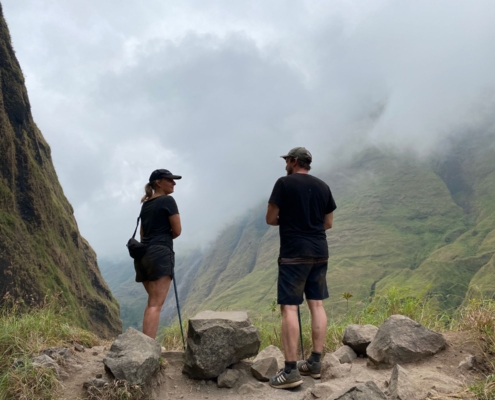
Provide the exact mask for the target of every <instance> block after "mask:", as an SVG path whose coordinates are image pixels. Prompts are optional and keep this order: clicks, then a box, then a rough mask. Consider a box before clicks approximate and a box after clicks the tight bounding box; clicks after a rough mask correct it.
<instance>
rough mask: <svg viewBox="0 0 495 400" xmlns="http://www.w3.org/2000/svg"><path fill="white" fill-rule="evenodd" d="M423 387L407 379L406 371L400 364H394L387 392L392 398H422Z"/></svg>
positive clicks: (415, 399)
mask: <svg viewBox="0 0 495 400" xmlns="http://www.w3.org/2000/svg"><path fill="white" fill-rule="evenodd" d="M422 392H423V389H421V388H419V387H417V385H416V384H415V383H414V382H413V381H412V380H411V379H409V375H408V373H407V371H406V370H405V369H404V368H402V367H401V366H400V365H398V364H397V365H395V366H394V369H393V370H392V377H391V378H390V385H389V393H390V397H391V399H392V400H420V399H424V398H425V396H424V393H422Z"/></svg>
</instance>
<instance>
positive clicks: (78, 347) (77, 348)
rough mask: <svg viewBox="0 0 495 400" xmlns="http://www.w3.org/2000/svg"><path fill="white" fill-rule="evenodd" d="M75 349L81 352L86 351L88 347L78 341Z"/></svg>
mask: <svg viewBox="0 0 495 400" xmlns="http://www.w3.org/2000/svg"><path fill="white" fill-rule="evenodd" d="M74 350H75V351H78V352H79V353H84V352H85V351H86V349H85V348H84V346H83V345H81V344H79V343H76V344H75V345H74Z"/></svg>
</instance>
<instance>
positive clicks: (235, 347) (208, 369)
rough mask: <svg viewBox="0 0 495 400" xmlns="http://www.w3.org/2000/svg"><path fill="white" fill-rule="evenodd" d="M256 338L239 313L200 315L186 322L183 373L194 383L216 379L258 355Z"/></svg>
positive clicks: (241, 313)
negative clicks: (229, 369)
mask: <svg viewBox="0 0 495 400" xmlns="http://www.w3.org/2000/svg"><path fill="white" fill-rule="evenodd" d="M259 347H260V337H259V333H258V331H257V329H256V328H255V327H254V326H253V324H251V322H250V321H249V319H248V316H247V314H246V313H245V312H243V311H232V312H215V311H203V312H200V313H199V314H197V315H196V316H195V317H193V318H191V319H190V320H189V325H188V331H187V350H186V357H185V365H184V372H185V373H187V374H188V375H189V376H190V377H191V378H194V379H210V378H216V377H218V376H219V375H220V374H221V373H222V372H223V371H225V369H226V368H227V367H228V366H230V365H232V364H234V363H236V362H238V361H240V360H242V359H244V358H248V357H253V356H255V355H256V354H257V353H258V349H259Z"/></svg>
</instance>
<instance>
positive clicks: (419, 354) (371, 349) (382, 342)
mask: <svg viewBox="0 0 495 400" xmlns="http://www.w3.org/2000/svg"><path fill="white" fill-rule="evenodd" d="M446 345H447V342H446V341H445V338H444V337H443V336H442V335H441V334H440V333H437V332H434V331H432V330H430V329H428V328H425V327H424V326H423V325H421V324H419V323H418V322H416V321H413V320H412V319H410V318H408V317H405V316H403V315H392V316H391V317H390V318H388V319H387V320H386V321H385V322H384V323H383V324H382V325H381V326H380V329H379V330H378V332H377V334H376V336H375V338H374V339H373V341H372V342H371V343H370V345H369V346H368V348H367V349H366V352H367V354H368V357H369V359H370V361H371V362H372V363H373V364H374V365H375V366H377V367H393V366H394V365H395V364H405V363H410V362H414V361H419V360H422V359H424V358H427V357H430V356H432V355H434V354H436V353H438V352H439V351H440V350H443V349H444V348H445V346H446Z"/></svg>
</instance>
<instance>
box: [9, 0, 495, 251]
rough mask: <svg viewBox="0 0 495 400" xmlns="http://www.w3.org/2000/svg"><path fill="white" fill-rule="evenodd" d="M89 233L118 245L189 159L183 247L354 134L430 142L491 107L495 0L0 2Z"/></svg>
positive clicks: (346, 145)
mask: <svg viewBox="0 0 495 400" xmlns="http://www.w3.org/2000/svg"><path fill="white" fill-rule="evenodd" d="M0 1H1V3H2V5H3V9H4V15H5V18H6V20H7V23H8V25H9V28H10V32H11V36H12V41H13V45H14V49H15V50H16V54H17V57H18V59H19V61H20V63H21V67H22V69H23V71H24V75H25V77H26V85H27V89H28V93H29V97H30V100H31V105H32V111H33V115H34V118H35V121H36V123H37V124H38V126H39V128H40V129H41V131H42V133H43V135H44V136H45V138H46V140H47V141H48V143H49V144H50V146H51V148H52V155H53V160H54V163H55V168H56V170H57V173H58V176H59V179H60V181H61V184H62V186H63V188H64V190H65V194H66V195H67V197H68V198H69V201H70V202H71V203H72V205H73V206H74V209H75V214H76V218H77V220H78V223H79V228H80V230H81V232H82V234H83V235H84V236H85V237H86V238H87V239H88V240H89V242H90V243H91V245H92V246H93V247H94V249H95V250H96V251H97V253H98V255H99V256H100V257H114V258H120V257H122V256H123V257H127V253H126V249H125V246H124V245H125V243H126V242H127V239H128V238H129V236H130V235H131V233H132V231H133V229H134V223H135V218H136V217H137V215H138V213H139V209H140V204H139V200H140V198H141V196H142V194H143V187H144V184H145V183H146V181H147V179H148V177H149V174H150V173H151V172H152V170H154V169H156V168H167V169H170V170H171V171H172V172H173V173H175V174H181V175H183V177H184V179H182V180H181V181H178V184H177V186H176V192H175V194H174V197H175V199H176V200H177V203H178V206H179V210H180V212H181V217H182V221H183V235H182V236H181V237H180V238H178V239H177V240H176V246H177V248H178V249H181V248H185V247H188V246H193V245H196V244H205V243H207V242H208V241H210V240H212V239H214V237H215V235H216V234H217V233H218V231H219V229H221V227H222V226H224V225H225V224H226V223H227V222H228V221H229V220H231V219H232V218H234V217H235V216H237V215H239V214H241V213H242V212H243V211H244V210H246V209H249V208H250V207H252V206H254V205H255V204H256V203H257V202H259V201H261V200H262V199H267V198H268V196H269V194H270V191H271V189H272V186H273V183H274V182H275V180H276V179H277V178H278V177H280V176H282V175H283V174H284V173H285V171H284V167H285V164H284V162H283V160H281V159H280V158H278V156H280V155H282V154H285V153H286V152H287V151H288V150H289V149H290V148H292V147H294V146H306V147H307V148H308V149H309V150H310V151H311V152H312V153H313V158H314V162H313V165H314V167H315V170H314V171H315V173H316V174H317V172H318V169H324V168H328V167H329V166H331V165H334V164H335V162H336V161H338V160H339V158H341V157H342V156H343V155H346V156H348V155H350V154H352V153H353V152H355V151H358V150H359V149H360V148H361V147H362V146H363V145H366V144H368V143H373V144H388V145H396V146H401V147H405V148H410V149H412V150H414V151H417V152H418V153H422V154H424V153H426V152H428V150H429V149H431V148H432V147H433V146H434V145H435V144H437V143H438V142H439V141H441V140H442V139H443V138H444V137H445V136H447V135H449V134H451V133H452V132H458V131H462V130H465V129H470V128H472V127H473V126H475V127H476V126H482V125H483V124H485V123H486V121H487V120H488V118H491V117H492V116H491V114H493V109H494V106H495V101H494V100H495V51H494V43H495V2H493V1H491V0H487V1H465V0H462V1H455V0H444V1H440V0H438V1H431V0H428V1H420V0H410V1H394V0H390V1H385V0H377V1H371V0H361V1H352V0H347V1H339V0H333V1H317V0H314V1H310V0H291V1H286V0H285V1H281V0H250V1H241V0H239V1H232V0H216V1H213V0H212V1H207V0H196V1H193V0H182V1H165V0H146V1H137V0H127V1H123V0H104V1H102V0H70V1H67V0H0Z"/></svg>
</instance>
